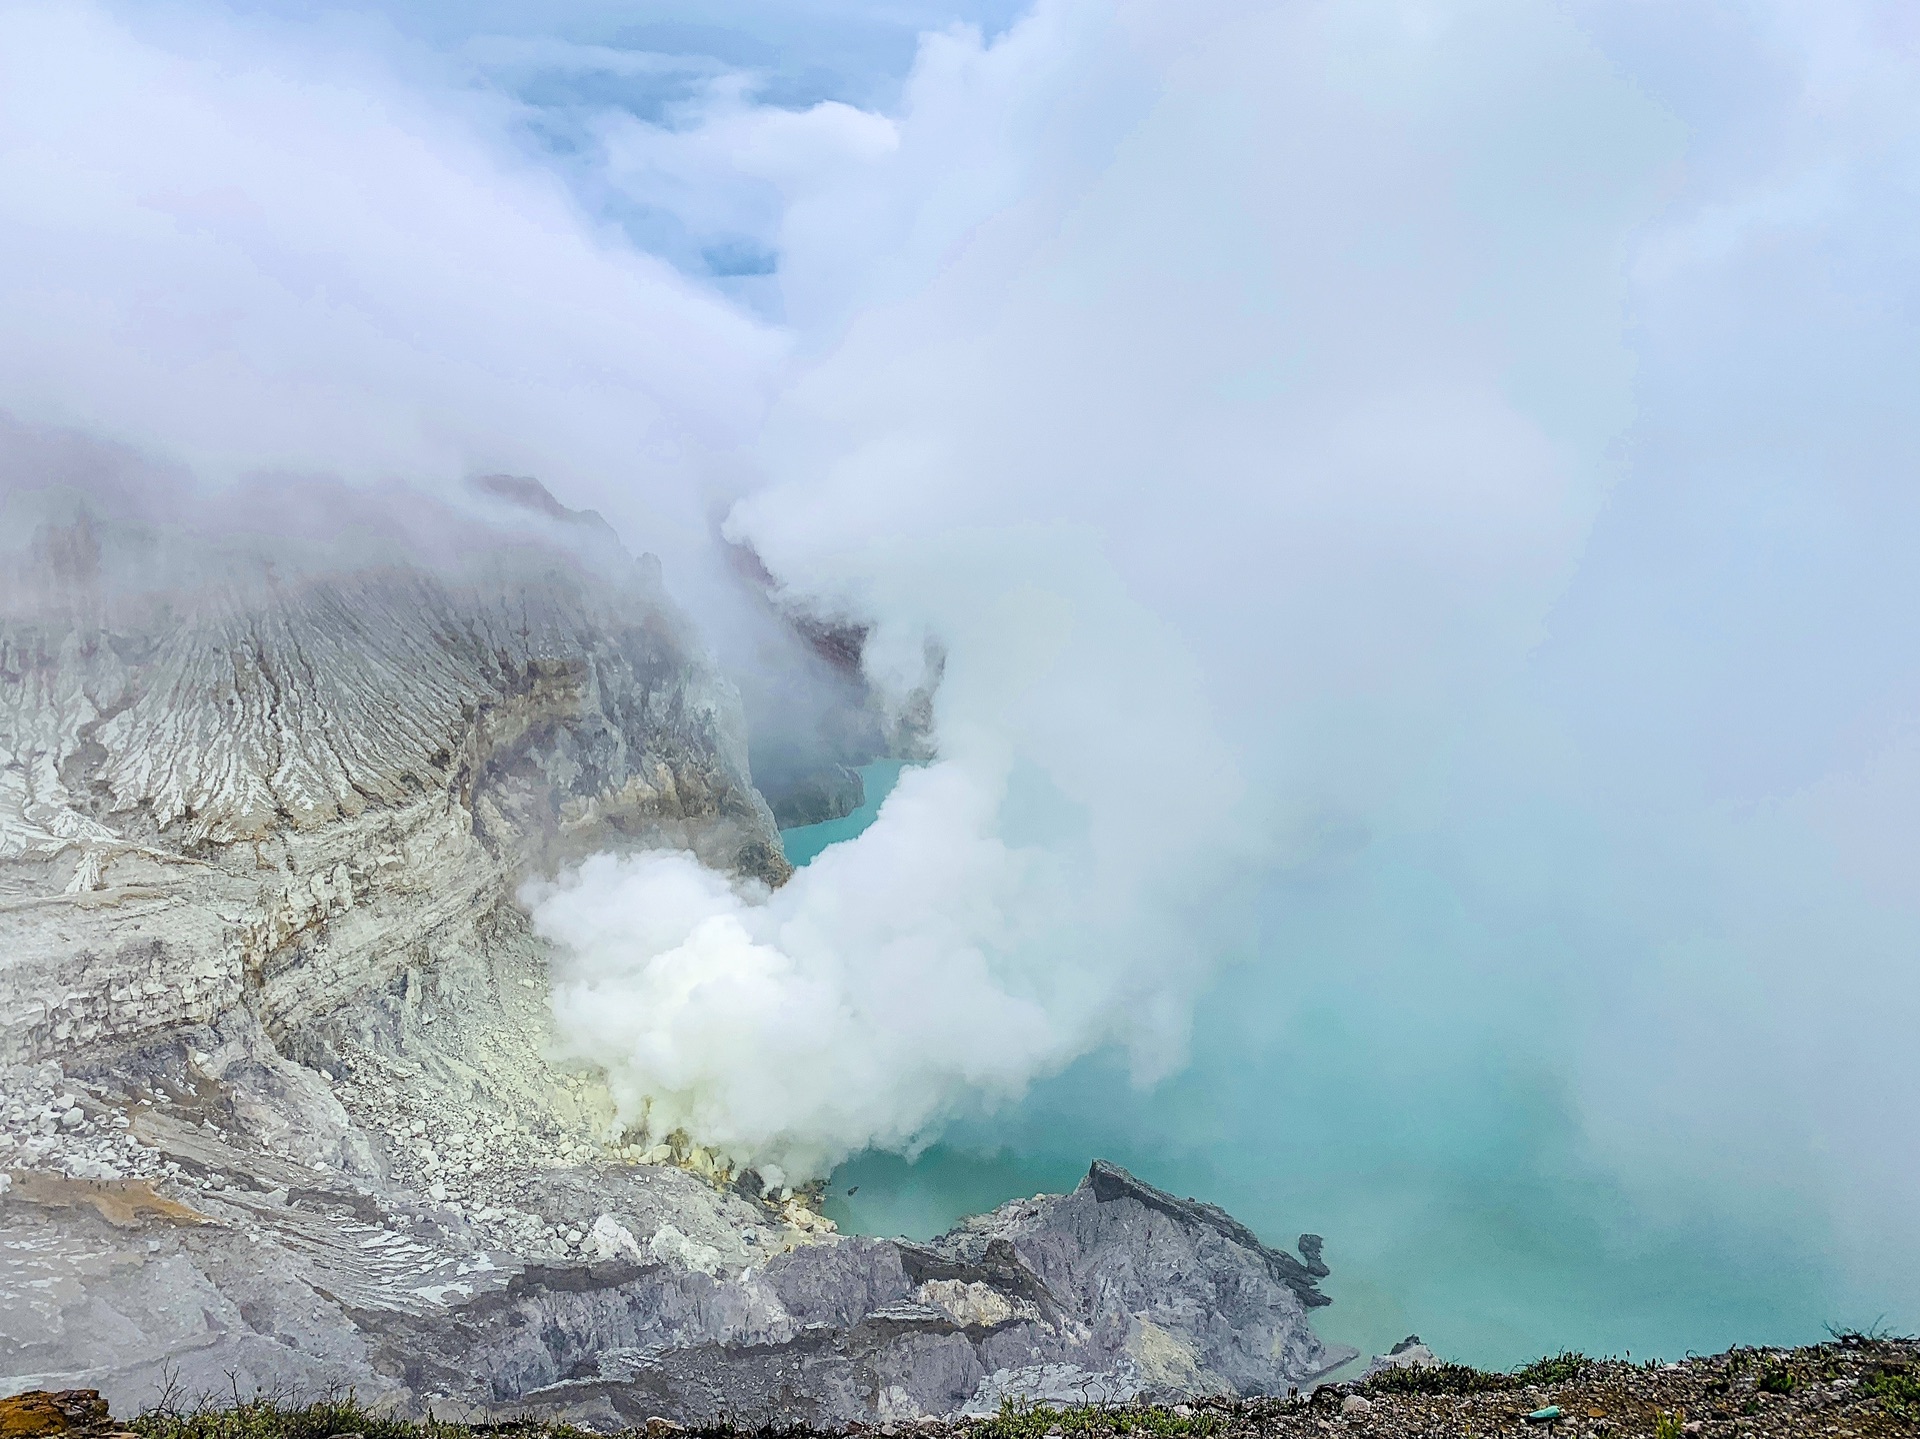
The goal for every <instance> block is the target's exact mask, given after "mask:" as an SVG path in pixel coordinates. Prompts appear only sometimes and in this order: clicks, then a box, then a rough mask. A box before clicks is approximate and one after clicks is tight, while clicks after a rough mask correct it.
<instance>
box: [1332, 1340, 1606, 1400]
mask: <svg viewBox="0 0 1920 1439" xmlns="http://www.w3.org/2000/svg"><path fill="white" fill-rule="evenodd" d="M1592 1363H1593V1361H1592V1360H1591V1359H1589V1358H1587V1356H1586V1355H1584V1354H1577V1353H1575V1352H1573V1351H1572V1350H1563V1351H1561V1352H1560V1353H1558V1354H1547V1355H1542V1356H1541V1357H1540V1358H1538V1359H1536V1360H1534V1361H1533V1362H1532V1363H1531V1364H1523V1365H1521V1366H1520V1367H1519V1368H1518V1369H1514V1370H1510V1371H1508V1372H1506V1373H1502V1372H1500V1371H1499V1370H1492V1369H1475V1368H1474V1367H1473V1366H1472V1365H1469V1364H1436V1365H1430V1366H1427V1367H1425V1368H1406V1369H1385V1370H1382V1371H1381V1372H1380V1373H1378V1374H1376V1375H1374V1376H1373V1377H1372V1378H1371V1379H1369V1380H1367V1382H1366V1386H1365V1387H1366V1390H1367V1392H1368V1393H1369V1394H1497V1393H1502V1392H1504V1391H1506V1390H1510V1389H1524V1388H1526V1387H1527V1386H1529V1385H1533V1384H1538V1385H1542V1386H1545V1387H1549V1388H1550V1387H1552V1386H1554V1385H1558V1384H1567V1383H1571V1382H1572V1381H1573V1380H1575V1379H1577V1378H1579V1377H1580V1374H1581V1372H1582V1371H1584V1370H1585V1369H1586V1368H1587V1367H1588V1366H1589V1365H1590V1364H1592Z"/></svg>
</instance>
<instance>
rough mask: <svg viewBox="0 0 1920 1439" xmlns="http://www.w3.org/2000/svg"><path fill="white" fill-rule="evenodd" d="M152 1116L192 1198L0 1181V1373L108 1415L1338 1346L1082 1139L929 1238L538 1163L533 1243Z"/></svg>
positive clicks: (802, 1388)
mask: <svg viewBox="0 0 1920 1439" xmlns="http://www.w3.org/2000/svg"><path fill="white" fill-rule="evenodd" d="M148 1137H149V1138H150V1139H151V1140H153V1142H155V1143H157V1144H158V1145H159V1147H160V1148H161V1149H162V1150H163V1152H166V1153H168V1154H170V1155H171V1156H173V1157H174V1158H175V1159H176V1160H177V1161H179V1162H181V1163H183V1164H184V1165H185V1166H186V1168H187V1170H188V1171H189V1172H190V1173H192V1174H193V1175H194V1176H195V1177H196V1178H197V1179H198V1180H199V1181H200V1184H199V1185H198V1186H197V1187H195V1188H193V1189H192V1192H191V1193H190V1194H189V1195H188V1197H187V1198H186V1199H179V1198H174V1197H171V1196H170V1195H168V1194H166V1193H162V1192H161V1190H162V1188H164V1187H165V1186H156V1185H154V1184H152V1183H150V1182H146V1181H127V1180H121V1181H105V1182H102V1181H87V1180H79V1179H71V1178H55V1177H52V1176H48V1175H44V1174H43V1175H41V1176H38V1177H37V1178H32V1179H23V1178H19V1177H16V1179H15V1181H14V1186H13V1192H11V1193H10V1194H8V1195H6V1196H5V1197H4V1198H0V1253H4V1254H5V1256H6V1258H5V1260H4V1261H0V1262H3V1263H4V1266H5V1267H4V1270H0V1289H4V1292H6V1293H7V1294H8V1296H9V1302H8V1304H7V1305H6V1306H5V1308H4V1313H0V1357H3V1358H4V1362H5V1364H6V1376H5V1377H6V1382H7V1383H8V1384H9V1386H10V1387H16V1388H17V1387H26V1386H42V1387H44V1386H49V1385H54V1384H73V1383H84V1384H86V1385H88V1386H90V1387H93V1388H98V1389H100V1390H101V1391H102V1392H103V1393H105V1394H106V1395H107V1396H108V1397H109V1398H110V1399H111V1400H112V1401H113V1403H114V1406H115V1407H116V1408H117V1409H121V1410H123V1411H124V1410H126V1409H129V1408H138V1407H139V1406H141V1405H142V1404H145V1403H151V1402H152V1401H153V1399H154V1397H155V1396H156V1394H157V1393H158V1392H159V1390H160V1388H161V1387H162V1386H163V1385H165V1384H167V1383H173V1384H174V1385H175V1386H176V1387H180V1386H184V1387H185V1388H186V1389H187V1390H188V1391H189V1392H191V1391H193V1390H195V1389H197V1388H205V1389H208V1390H211V1391H217V1392H226V1391H227V1390H228V1389H229V1388H230V1387H231V1385H232V1384H233V1383H235V1382H237V1383H239V1384H240V1385H241V1386H242V1389H243V1391H246V1390H249V1389H250V1388H252V1387H255V1386H258V1387H263V1388H266V1389H268V1390H270V1391H274V1392H289V1391H292V1392H310V1393H317V1392H325V1391H337V1390H340V1389H344V1388H348V1387H351V1388H353V1389H355V1390H356V1391H357V1392H358V1393H359V1394H360V1396H361V1397H362V1398H363V1399H374V1398H378V1399H380V1400H382V1401H383V1402H387V1403H391V1404H395V1405H397V1406H398V1407H401V1408H403V1409H406V1410H410V1411H414V1412H419V1411H427V1410H430V1411H432V1412H434V1413H437V1414H439V1415H441V1416H442V1417H460V1418H464V1419H467V1420H480V1419H488V1418H499V1417H504V1416H508V1415H522V1414H534V1415H539V1416H542V1417H547V1418H553V1419H562V1420H566V1421H569V1422H572V1423H576V1424H581V1425H585V1426H588V1427H602V1428H605V1427H619V1426H625V1425H631V1424H635V1423H638V1422H641V1421H644V1420H645V1419H646V1418H648V1417H652V1416H663V1417H668V1418H674V1419H678V1420H680V1421H682V1422H689V1423H698V1422H712V1421H718V1420H722V1419H727V1420H731V1421H732V1422H734V1423H736V1424H741V1425H747V1426H755V1427H757V1426H760V1425H767V1424H774V1423H800V1422H804V1423H809V1424H813V1425H816V1426H822V1427H831V1426H838V1425H844V1424H847V1423H849V1422H853V1421H865V1422H872V1421H885V1420H889V1419H908V1418H915V1417H919V1416H923V1415H952V1414H955V1413H980V1412H990V1411H992V1410H993V1409H995V1408H996V1407H997V1406H998V1405H999V1403H1000V1402H1001V1401H1002V1400H1003V1399H1006V1398H1015V1399H1022V1400H1028V1399H1059V1400H1072V1401H1083V1400H1087V1399H1094V1400H1101V1399H1108V1400H1120V1399H1127V1398H1131V1397H1135V1396H1149V1397H1156V1398H1167V1399H1171V1398H1177V1397H1184V1396H1193V1395H1199V1394H1214V1393H1239V1394H1276V1393H1278V1394H1284V1393H1287V1392H1288V1391H1289V1390H1290V1389H1293V1388H1297V1387H1299V1386H1302V1385H1306V1384H1309V1383H1311V1382H1312V1381H1313V1380H1314V1379H1315V1378H1317V1377H1318V1376H1319V1375H1321V1374H1322V1373H1324V1372H1325V1371H1326V1370H1327V1369H1328V1368H1329V1367H1331V1366H1334V1365H1337V1364H1338V1363H1341V1362H1343V1361H1344V1360H1346V1359H1347V1358H1349V1357H1350V1351H1344V1350H1343V1351H1333V1350H1330V1349H1329V1348H1328V1347H1327V1346H1325V1345H1323V1344H1321V1343H1320V1342H1319V1341H1318V1339H1317V1338H1316V1337H1315V1336H1314V1334H1313V1332H1312V1330H1311V1329H1310V1328H1309V1327H1308V1325H1307V1322H1306V1311H1307V1305H1306V1302H1305V1300H1303V1298H1302V1295H1301V1293H1300V1292H1299V1290H1298V1288H1297V1287H1296V1286H1294V1285H1289V1284H1288V1283H1286V1282H1283V1281H1280V1280H1276V1279H1275V1278H1274V1274H1273V1265H1272V1258H1273V1251H1270V1250H1267V1249H1265V1248H1264V1246H1262V1247H1256V1248H1251V1249H1250V1248H1247V1247H1246V1246H1244V1245H1242V1244H1241V1243H1239V1242H1238V1241H1237V1240H1234V1239H1232V1238H1230V1237H1227V1236H1225V1235H1223V1234H1222V1232H1221V1231H1219V1230H1218V1229H1216V1228H1214V1227H1212V1226H1209V1225H1205V1224H1200V1225H1195V1224H1193V1223H1191V1222H1189V1221H1188V1220H1186V1219H1184V1218H1182V1217H1179V1211H1178V1210H1177V1209H1173V1208H1168V1207H1163V1206H1161V1205H1159V1204H1157V1203H1153V1202H1150V1200H1148V1199H1143V1198H1141V1197H1139V1196H1140V1195H1142V1194H1146V1195H1149V1196H1150V1195H1153V1194H1155V1193H1157V1191H1152V1190H1150V1189H1149V1188H1148V1187H1147V1186H1144V1185H1140V1184H1139V1183H1138V1181H1135V1180H1132V1179H1131V1178H1130V1177H1128V1176H1124V1174H1123V1172H1122V1171H1118V1170H1113V1169H1111V1168H1109V1167H1104V1166H1097V1167H1096V1168H1097V1169H1100V1170H1102V1171H1103V1172H1104V1173H1105V1174H1106V1175H1107V1176H1109V1177H1111V1176H1120V1177H1122V1178H1123V1179H1124V1180H1125V1185H1124V1188H1123V1189H1121V1190H1119V1191H1113V1190H1111V1189H1109V1191H1108V1192H1109V1193H1110V1194H1111V1196H1112V1197H1108V1198H1102V1197H1101V1193H1100V1190H1099V1189H1097V1188H1096V1186H1095V1184H1094V1182H1093V1180H1092V1179H1091V1178H1090V1179H1089V1180H1088V1181H1087V1182H1085V1183H1083V1184H1082V1185H1081V1186H1080V1187H1079V1188H1078V1189H1076V1190H1075V1191H1074V1192H1073V1193H1071V1194H1068V1195H1057V1196H1042V1197H1039V1198H1036V1199H1032V1200H1024V1201H1019V1202H1016V1203H1014V1204H1011V1205H1007V1206H1004V1207H1003V1208H1002V1209H1000V1210H997V1211H995V1212H994V1213H993V1214H990V1215H987V1216H984V1217H983V1218H981V1219H979V1220H975V1221H972V1222H971V1223H969V1224H968V1225H966V1226H964V1227H963V1228H961V1229H959V1230H956V1231H954V1232H953V1233H951V1234H949V1235H946V1236H944V1237H942V1238H941V1239H939V1240H936V1241H933V1242H932V1243H930V1244H925V1245H917V1244H910V1243H906V1242H904V1241H898V1240H880V1239H859V1238H848V1237H843V1236H837V1235H833V1236H809V1235H805V1234H802V1233H800V1232H798V1231H796V1230H795V1229H793V1228H792V1227H791V1226H789V1225H784V1224H782V1223H781V1222H780V1221H779V1219H778V1218H777V1217H776V1216H775V1215H774V1214H772V1213H771V1212H770V1211H769V1210H768V1208H767V1207H766V1206H765V1205H763V1204H760V1203H757V1202H755V1201H753V1200H749V1199H747V1198H746V1197H744V1196H741V1195H737V1194H728V1193H722V1192H719V1191H716V1190H714V1189H713V1188H712V1187H711V1186H709V1185H707V1184H705V1183H704V1182H703V1181H701V1180H699V1179H697V1178H695V1177H694V1176H692V1175H690V1174H688V1173H686V1172H685V1171H683V1170H681V1169H678V1168H676V1167H673V1166H670V1165H634V1166H626V1167H617V1168H614V1167H598V1166H595V1167H585V1168H566V1169H555V1170H548V1171H544V1172H542V1173H539V1174H537V1175H528V1176H525V1177H523V1178H522V1180H521V1181H520V1184H519V1191H518V1195H517V1202H518V1203H520V1204H523V1205H525V1206H526V1208H527V1211H528V1212H537V1213H540V1214H543V1215H547V1216H551V1217H552V1218H551V1221H550V1222H553V1223H556V1224H564V1225H567V1226H569V1232H579V1233H581V1234H583V1235H584V1237H585V1239H584V1244H583V1246H582V1249H581V1252H578V1253H572V1254H565V1255H557V1256H551V1257H549V1258H546V1259H544V1260H543V1259H539V1258H534V1257H530V1256H527V1255H525V1254H519V1253H515V1252H513V1251H512V1250H507V1249H500V1248H495V1247H492V1246H489V1245H487V1244H485V1243H484V1242H482V1233H481V1231H482V1228H483V1226H476V1225H475V1224H474V1223H473V1222H472V1218H471V1216H469V1215H466V1214H464V1213H463V1212H462V1211H460V1210H459V1209H457V1208H454V1207H451V1206H448V1205H444V1204H434V1203H431V1202H423V1201H422V1200H421V1199H420V1198H419V1197H409V1196H405V1195H402V1194H399V1193H395V1192H392V1191H388V1192H385V1193H383V1194H374V1193H369V1192H368V1190H367V1189H366V1188H365V1187H361V1186H353V1185H347V1184H343V1183H341V1182H340V1181H339V1180H338V1179H337V1178H328V1177H326V1176H321V1175H316V1174H314V1173H312V1172H308V1171H306V1170H305V1169H303V1168H301V1167H298V1166H293V1165H280V1166H276V1165H273V1164H269V1163H263V1162H262V1161H261V1158H260V1157H259V1156H257V1155H247V1154H245V1153H243V1152H242V1151H240V1150H238V1149H236V1148H234V1147H232V1146H228V1145H225V1144H224V1143H223V1142H222V1141H220V1140H217V1139H213V1138H210V1137H207V1136H205V1135H204V1134H203V1133H198V1132H195V1131H193V1130H191V1129H188V1128H185V1127H174V1128H155V1129H154V1130H151V1131H149V1135H148ZM183 1192H184V1191H183ZM1176 1203H1177V1202H1176Z"/></svg>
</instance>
